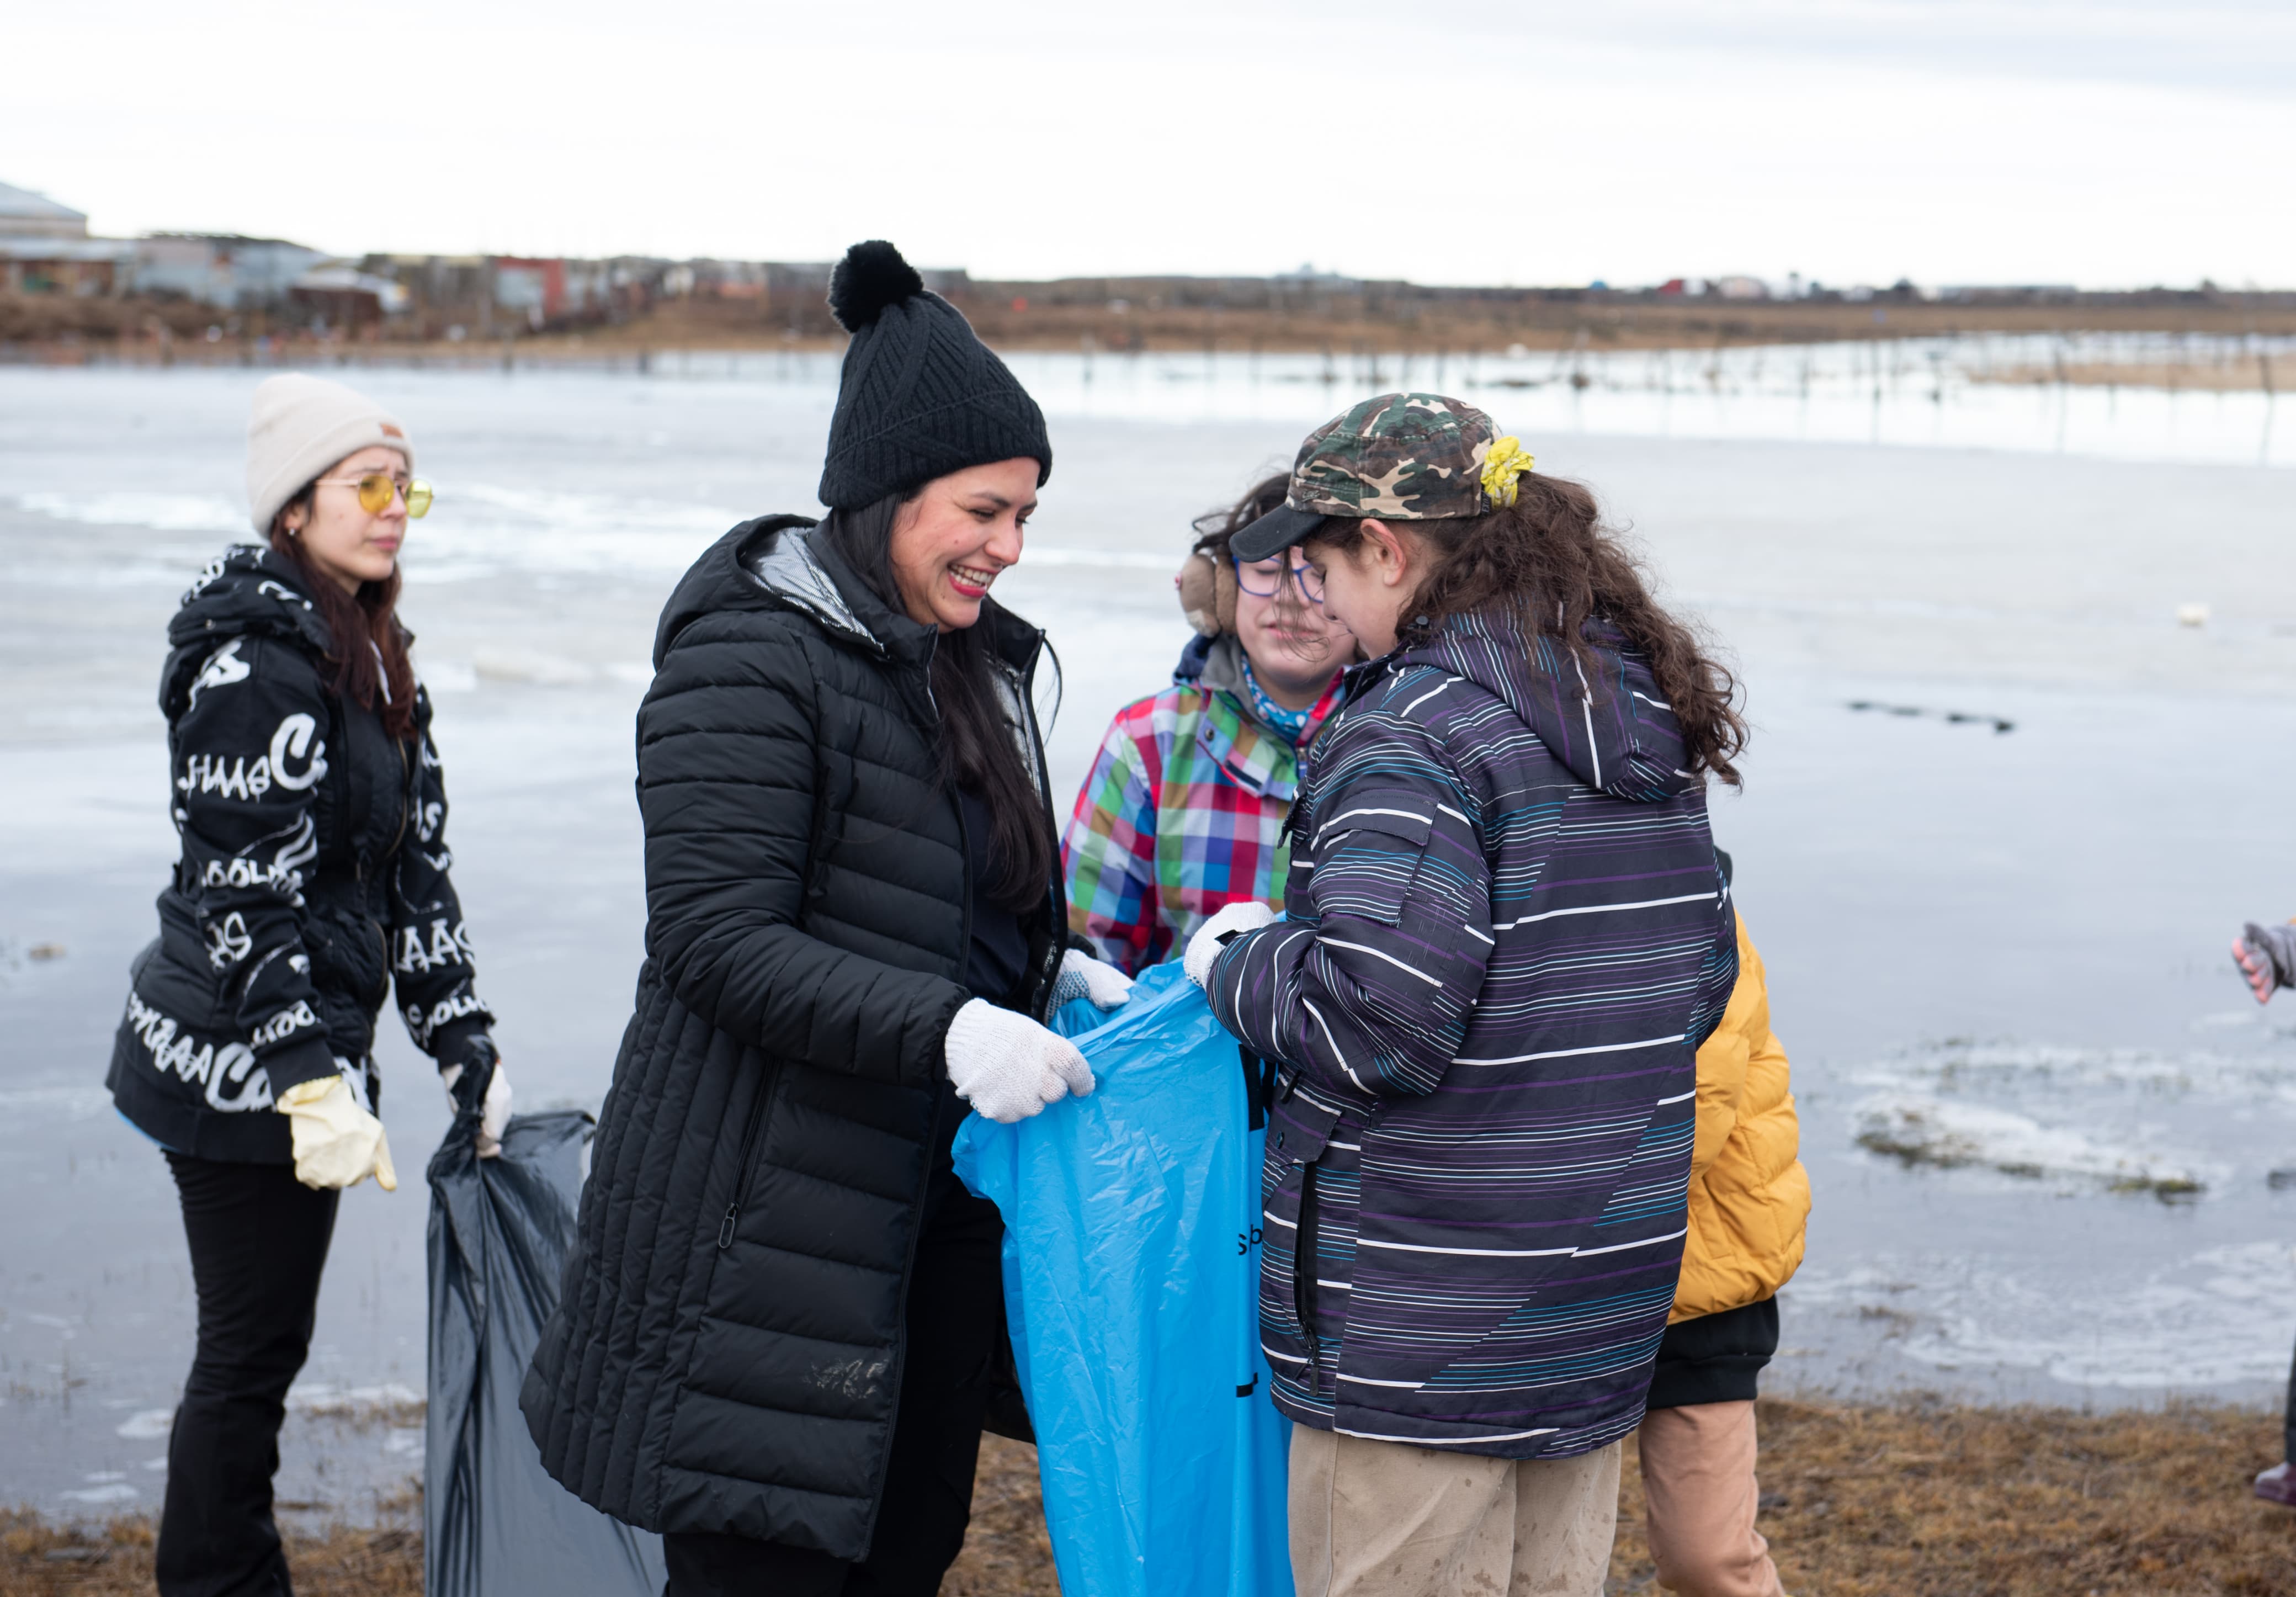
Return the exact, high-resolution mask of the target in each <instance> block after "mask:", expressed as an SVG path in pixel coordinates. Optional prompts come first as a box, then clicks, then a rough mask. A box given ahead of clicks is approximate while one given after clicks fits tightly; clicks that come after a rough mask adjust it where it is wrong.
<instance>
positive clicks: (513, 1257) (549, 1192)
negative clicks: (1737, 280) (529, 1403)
mask: <svg viewBox="0 0 2296 1597" xmlns="http://www.w3.org/2000/svg"><path fill="white" fill-rule="evenodd" d="M591 1125H592V1122H591V1119H590V1117H589V1116H588V1115H586V1114H584V1113H582V1112H581V1111H580V1110H579V1109H565V1110H560V1111H557V1112H554V1113H552V1114H547V1115H519V1116H518V1117H517V1118H516V1119H514V1120H512V1122H511V1123H510V1124H509V1125H508V1126H507V1127H505V1128H504V1132H503V1139H502V1157H500V1158H496V1159H481V1158H480V1157H478V1151H477V1146H476V1143H475V1141H474V1140H473V1135H472V1133H473V1132H475V1131H476V1130H477V1124H476V1116H475V1115H472V1116H465V1117H463V1118H460V1119H458V1120H457V1121H456V1122H455V1127H454V1129H453V1130H451V1131H449V1132H447V1140H446V1141H445V1142H443V1143H441V1144H440V1145H439V1151H438V1153H437V1154H435V1155H433V1156H432V1157H431V1160H430V1243H429V1253H430V1415H429V1420H428V1421H427V1425H426V1429H425V1434H424V1438H423V1440H424V1453H423V1460H422V1532H423V1584H424V1586H425V1589H426V1590H427V1591H428V1593H429V1594H430V1597H528V1594H529V1593H530V1594H532V1597H572V1594H573V1593H581V1594H582V1597H624V1594H627V1597H655V1593H659V1592H660V1590H661V1589H662V1582H663V1579H664V1571H663V1568H662V1558H661V1538H660V1537H659V1536H656V1535H649V1534H647V1533H646V1532H644V1531H641V1530H635V1529H633V1528H632V1527H629V1526H627V1525H624V1524H622V1523H621V1522H620V1521H619V1520H617V1519H608V1518H607V1517H606V1516H605V1515H603V1514H602V1513H600V1512H598V1511H597V1510H595V1509H594V1508H591V1507H590V1506H589V1505H588V1504H586V1503H585V1502H581V1501H580V1500H579V1499H578V1498H577V1497H575V1496H574V1495H573V1494H571V1493H570V1492H568V1491H567V1490H566V1488H565V1487H563V1486H560V1485H559V1484H558V1483H557V1482H556V1481H554V1480H553V1479H551V1478H550V1477H549V1476H548V1475H546V1474H545V1473H544V1472H543V1469H542V1455H541V1454H540V1453H538V1452H537V1450H536V1448H535V1445H534V1438H533V1437H532V1436H529V1434H528V1433H527V1428H526V1421H525V1420H524V1419H523V1418H522V1417H521V1415H520V1413H519V1412H518V1389H519V1386H520V1383H521V1382H522V1381H524V1380H525V1379H526V1366H527V1362H528V1361H529V1359H531V1358H532V1357H533V1356H534V1348H535V1344H536V1343H537V1341H539V1340H540V1339H541V1337H542V1322H543V1321H545V1320H546V1319H548V1318H549V1317H550V1312H551V1310H552V1309H553V1308H554V1307H555V1306H556V1305H557V1302H558V1281H559V1277H560V1274H561V1272H562V1268H563V1266H564V1264H565V1262H566V1249H567V1247H568V1245H569V1244H570V1242H571V1241H572V1239H573V1235H574V1210H575V1206H576V1204H577V1202H578V1200H579V1198H580V1197H581V1192H582V1150H583V1145H584V1144H585V1143H586V1142H587V1141H588V1140H589V1138H590V1132H591Z"/></svg>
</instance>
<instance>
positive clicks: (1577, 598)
mask: <svg viewBox="0 0 2296 1597" xmlns="http://www.w3.org/2000/svg"><path fill="white" fill-rule="evenodd" d="M1518 490H1519V491H1518V494H1517V497H1516V499H1515V502H1514V503H1513V505H1510V506H1505V507H1504V508H1502V509H1497V510H1492V511H1488V512H1486V513H1485V514H1481V515H1475V516H1460V517H1456V518H1451V519H1446V520H1435V521H1413V522H1395V523H1385V524H1389V525H1391V526H1392V527H1394V528H1395V529H1396V530H1398V531H1406V530H1407V531H1410V532H1413V533H1415V534H1416V535H1417V536H1418V537H1419V538H1421V539H1423V540H1424V541H1425V542H1426V543H1427V544H1428V545H1429V546H1430V547H1432V549H1433V550H1434V552H1435V556H1436V562H1435V566H1434V569H1433V570H1432V571H1431V572H1429V574H1428V575H1427V576H1426V577H1425V578H1424V579H1423V580H1422V581H1421V583H1420V586H1419V589H1418V591H1417V592H1416V593H1415V595H1414V596H1413V599H1412V603H1411V604H1410V605H1408V606H1406V613H1405V622H1404V625H1403V626H1402V627H1401V628H1400V629H1399V635H1400V636H1401V637H1402V638H1404V639H1406V640H1411V639H1416V638H1425V637H1427V636H1428V635H1429V634H1431V632H1432V631H1433V630H1435V628H1436V627H1437V626H1439V624H1440V623H1441V622H1443V621H1444V620H1445V618H1447V617H1449V616H1454V615H1466V614H1471V613H1474V612H1476V611H1482V610H1491V609H1497V608H1505V609H1506V610H1509V611H1512V612H1513V614H1514V616H1515V617H1516V619H1517V620H1518V622H1520V623H1521V625H1522V626H1523V627H1524V628H1526V629H1527V630H1530V631H1532V632H1534V633H1542V634H1545V635H1546V636H1547V637H1550V638H1554V639H1555V640H1556V641H1557V642H1558V643H1560V644H1561V645H1562V647H1563V648H1565V649H1567V650H1569V651H1570V654H1571V655H1572V657H1573V658H1574V659H1576V660H1578V662H1579V663H1580V664H1581V665H1582V666H1583V665H1586V664H1587V663H1589V662H1588V661H1587V637H1586V628H1587V623H1588V622H1591V621H1600V622H1608V623H1610V624H1611V626H1613V627H1616V628H1617V629H1618V630H1620V632H1621V633H1623V634H1624V635H1625V638H1626V643H1627V646H1628V647H1629V648H1631V649H1633V650H1634V651H1635V652H1636V653H1637V654H1640V655H1642V656H1643V658H1644V660H1646V661H1647V662H1649V664H1650V668H1651V674H1652V676H1653V677H1655V678H1657V679H1658V687H1659V693H1660V695H1661V697H1663V698H1664V699H1665V700H1666V701H1667V703H1668V704H1670V705H1671V706H1672V707H1673V710H1674V714H1675V719H1676V720H1677V721H1679V722H1680V723H1681V726H1682V737H1683V742H1684V745H1685V747H1686V749H1687V751H1688V753H1689V755H1690V769H1691V770H1693V771H1696V772H1702V773H1708V774H1711V775H1713V776H1715V777H1718V778H1720V779H1721V780H1723V781H1725V782H1727V783H1729V784H1730V785H1731V786H1734V787H1735V786H1743V778H1741V777H1740V776H1739V774H1738V768H1737V766H1736V765H1735V764H1734V759H1735V757H1736V756H1737V755H1739V754H1740V753H1743V751H1744V749H1745V746H1746V737H1747V726H1746V721H1745V718H1744V716H1743V714H1742V713H1741V712H1740V710H1739V701H1740V698H1741V689H1740V685H1739V682H1738V679H1737V678H1736V677H1734V676H1733V675H1732V674H1731V672H1730V671H1729V669H1728V668H1727V667H1726V666H1724V665H1723V664H1722V663H1720V662H1718V661H1717V660H1716V659H1715V658H1714V657H1713V655H1712V654H1710V653H1709V652H1708V650H1707V648H1706V646H1704V644H1703V643H1702V640H1701V639H1700V638H1699V637H1698V635H1697V634H1696V633H1695V632H1693V630H1691V629H1690V628H1689V627H1687V626H1685V625H1684V624H1683V623H1682V622H1679V621H1677V620H1676V619H1675V618H1674V617H1673V616H1671V615H1669V614H1668V613H1666V612H1665V611H1664V610H1663V609H1661V608H1660V606H1659V605H1658V602H1657V601H1656V600H1655V599H1653V598H1652V597H1651V595H1650V588H1649V585H1648V583H1647V582H1646V581H1645V580H1644V576H1643V572H1642V568H1641V566H1640V565H1639V564H1637V563H1636V560H1635V558H1634V556H1632V555H1630V554H1629V553H1628V551H1627V550H1626V549H1625V548H1624V547H1622V546H1621V545H1620V542H1619V541H1618V539H1617V537H1616V536H1615V534H1613V533H1612V531H1611V529H1610V528H1608V527H1607V526H1605V525H1604V524H1603V517H1602V511H1601V507H1600V506H1598V505H1597V504H1596V503H1595V494H1594V491H1593V490H1591V489H1589V488H1587V486H1586V485H1585V484H1584V483H1579V482H1570V481H1569V480H1568V479H1565V478H1562V477H1546V476H1539V475H1536V474H1534V475H1529V476H1525V477H1523V478H1521V479H1520V481H1519V483H1518ZM1364 537H1365V533H1364V530H1363V523H1361V522H1359V521H1355V520H1352V519H1349V518H1345V517H1338V516H1335V517H1333V518H1332V519H1331V520H1329V521H1326V522H1325V523H1324V524H1323V525H1322V526H1321V527H1320V528H1318V529H1317V530H1316V531H1315V532H1313V533H1311V534H1309V538H1308V541H1309V542H1311V543H1315V544H1320V545H1324V546H1325V547H1331V548H1336V549H1341V550H1345V551H1349V557H1350V558H1352V557H1353V555H1352V551H1353V549H1354V548H1355V547H1356V546H1357V544H1359V543H1361V542H1362V541H1363V539H1364Z"/></svg>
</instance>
